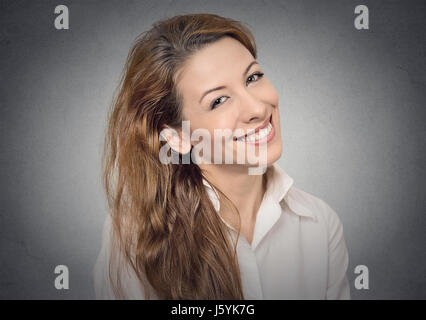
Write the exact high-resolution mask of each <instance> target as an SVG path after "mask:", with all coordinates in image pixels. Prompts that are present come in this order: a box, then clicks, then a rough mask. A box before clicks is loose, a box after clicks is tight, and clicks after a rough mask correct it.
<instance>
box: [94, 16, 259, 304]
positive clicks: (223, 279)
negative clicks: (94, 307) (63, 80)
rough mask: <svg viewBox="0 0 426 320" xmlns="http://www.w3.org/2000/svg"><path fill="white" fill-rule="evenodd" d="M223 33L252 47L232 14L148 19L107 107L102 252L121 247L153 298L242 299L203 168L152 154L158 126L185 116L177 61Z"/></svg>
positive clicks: (116, 283)
mask: <svg viewBox="0 0 426 320" xmlns="http://www.w3.org/2000/svg"><path fill="white" fill-rule="evenodd" d="M224 36H230V37H232V38H234V39H236V40H238V41H239V42H240V43H242V44H243V45H244V46H245V47H246V48H247V49H248V50H249V51H250V53H251V54H252V55H253V57H254V58H256V57H257V51H256V44H255V41H254V37H253V35H252V33H251V32H250V30H249V29H248V27H246V26H245V25H244V24H243V23H241V22H238V21H235V20H232V19H228V18H224V17H220V16H218V15H214V14H188V15H180V16H175V17H172V18H168V19H165V20H162V21H159V22H156V23H155V24H154V25H153V26H152V28H151V29H150V30H148V31H146V32H144V33H142V34H141V35H140V36H139V37H138V38H137V39H136V40H135V42H134V44H133V46H132V48H131V49H130V52H129V54H128V57H127V60H126V64H125V68H124V70H123V73H122V75H121V80H120V84H119V86H118V88H117V89H118V91H117V92H115V94H114V98H113V101H112V105H111V109H110V110H109V114H108V117H109V119H108V127H107V132H106V135H105V145H104V154H103V160H102V170H103V183H104V186H105V189H106V194H107V200H108V206H109V210H110V214H111V218H112V228H111V235H112V236H111V257H114V256H115V257H117V256H118V257H120V256H122V257H124V261H121V262H122V263H123V264H125V263H126V262H127V265H130V266H131V267H132V268H133V270H134V272H135V273H136V275H137V277H138V278H139V280H140V285H141V288H143V290H144V293H145V298H146V299H149V298H150V289H149V288H152V289H154V290H155V294H156V295H157V296H158V298H160V299H244V295H243V290H242V283H241V276H240V271H239V266H238V260H237V256H236V244H235V245H234V247H233V248H232V245H231V244H232V243H231V241H230V237H229V230H228V229H227V227H226V225H225V224H224V223H223V222H222V220H221V219H220V217H219V215H218V213H217V211H216V210H215V208H214V206H213V204H212V202H211V200H210V198H209V196H208V194H207V191H206V189H205V186H204V185H203V180H202V179H203V178H205V177H204V175H203V172H202V170H201V169H200V167H199V166H198V165H196V164H194V163H192V162H191V163H190V164H173V163H170V164H163V163H161V162H160V159H159V150H160V148H161V147H162V146H163V145H164V143H166V142H164V141H161V140H160V139H159V133H160V131H161V129H162V128H163V126H164V125H166V124H167V125H169V126H170V127H174V128H177V127H178V126H180V124H181V123H182V120H184V119H182V97H181V96H180V94H179V92H177V90H176V74H177V73H178V71H179V70H180V69H179V68H181V67H182V66H183V64H184V63H185V61H187V59H188V58H190V57H191V55H192V54H194V53H195V52H196V51H197V50H199V49H201V48H203V46H205V45H207V44H209V43H212V42H214V41H217V40H219V39H220V38H222V37H224ZM206 180H207V179H206ZM212 185H213V184H212ZM216 190H217V191H218V193H219V195H220V197H221V199H227V201H228V202H229V199H228V198H227V197H226V196H225V195H224V194H223V193H222V192H221V191H220V190H219V189H218V188H217V187H216ZM233 207H234V208H235V206H233ZM235 209H236V208H235ZM237 211H238V210H237ZM117 253H118V254H117ZM112 260H113V259H111V260H110V266H109V270H110V273H109V275H110V281H111V284H112V287H113V290H114V294H115V296H116V297H117V298H126V295H125V294H124V293H123V290H122V286H121V281H120V272H121V271H120V270H121V267H120V265H121V263H120V262H119V263H118V264H117V265H118V268H116V269H114V270H116V274H115V275H114V274H113V273H114V272H113V268H112ZM145 280H148V282H149V284H147V283H146V282H145Z"/></svg>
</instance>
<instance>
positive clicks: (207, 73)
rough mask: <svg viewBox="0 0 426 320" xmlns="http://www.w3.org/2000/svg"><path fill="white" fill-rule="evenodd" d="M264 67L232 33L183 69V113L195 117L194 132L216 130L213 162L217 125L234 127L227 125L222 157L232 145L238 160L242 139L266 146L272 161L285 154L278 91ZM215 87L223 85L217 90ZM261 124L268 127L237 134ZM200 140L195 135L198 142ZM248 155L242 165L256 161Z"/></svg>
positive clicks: (191, 121) (180, 83) (180, 78)
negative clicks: (283, 151)
mask: <svg viewBox="0 0 426 320" xmlns="http://www.w3.org/2000/svg"><path fill="white" fill-rule="evenodd" d="M262 73H263V72H262V69H261V67H260V65H259V64H257V63H256V62H255V59H254V58H253V56H252V55H251V53H250V51H248V50H247V49H246V47H244V46H243V45H242V44H241V43H240V42H239V41H237V40H235V39H233V38H231V37H224V38H222V39H220V40H218V41H216V42H214V43H212V44H209V45H207V46H206V47H204V48H203V49H201V50H199V51H198V52H196V53H195V54H194V55H193V56H191V58H190V59H189V60H188V61H187V62H186V63H185V65H184V66H183V68H182V69H181V70H180V72H179V76H178V81H177V88H178V91H179V92H180V94H181V95H182V98H183V118H184V120H189V125H190V133H191V135H192V133H193V132H194V131H195V130H197V129H204V130H207V131H208V132H209V133H210V137H211V138H212V149H211V158H210V159H211V163H216V162H215V160H214V158H213V155H214V152H217V149H214V146H215V145H216V144H217V143H218V141H215V140H214V137H215V132H214V131H215V130H224V129H228V130H225V131H221V132H223V133H225V134H223V135H224V138H222V143H221V144H222V148H221V152H222V154H221V156H222V161H225V151H226V152H228V151H229V150H231V152H232V153H233V159H234V161H233V163H234V164H236V163H237V152H240V151H241V145H240V147H239V146H238V144H245V146H244V149H245V150H250V149H248V148H247V144H251V146H250V147H251V148H254V149H255V150H256V151H259V150H260V148H264V149H263V150H265V149H266V150H267V152H266V154H267V159H266V160H267V165H268V166H269V165H270V164H272V163H273V162H275V161H276V160H278V158H279V157H280V156H281V152H282V142H281V129H280V117H279V111H278V94H277V92H276V91H275V89H274V87H273V85H272V84H271V83H270V82H269V80H268V79H267V78H266V76H262V75H261V74H262ZM218 87H219V88H218ZM215 88H218V89H217V90H211V89H215ZM258 127H262V128H264V129H263V130H261V131H260V135H258V136H256V135H253V136H247V137H246V139H245V140H244V139H243V140H241V139H239V140H237V139H236V137H241V136H243V135H245V134H247V133H249V134H250V133H252V132H253V131H254V130H255V129H256V128H258ZM271 127H272V129H271ZM200 140H201V139H200ZM197 143H198V142H197V141H195V142H194V141H191V144H192V145H196V144H197ZM219 143H220V142H219ZM238 148H240V149H238ZM251 150H252V149H251ZM256 155H258V153H256ZM245 156H247V153H246V154H245ZM216 159H217V158H216ZM245 160H246V161H245V163H244V164H242V165H246V166H247V165H248V166H250V164H249V162H248V159H247V157H245ZM239 164H241V163H240V162H239Z"/></svg>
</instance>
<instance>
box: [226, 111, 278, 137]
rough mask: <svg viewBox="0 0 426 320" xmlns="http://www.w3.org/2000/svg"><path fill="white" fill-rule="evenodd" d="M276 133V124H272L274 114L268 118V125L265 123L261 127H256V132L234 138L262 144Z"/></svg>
mask: <svg viewBox="0 0 426 320" xmlns="http://www.w3.org/2000/svg"><path fill="white" fill-rule="evenodd" d="M274 135H275V130H274V126H273V125H272V115H271V117H270V118H269V119H268V122H267V124H266V125H263V126H262V127H261V128H260V129H256V130H255V131H254V132H252V133H249V134H246V135H244V136H241V137H239V138H235V139H234V140H236V141H240V142H246V143H254V144H261V143H265V142H266V143H267V142H269V141H270V140H271V139H272V138H273V137H274Z"/></svg>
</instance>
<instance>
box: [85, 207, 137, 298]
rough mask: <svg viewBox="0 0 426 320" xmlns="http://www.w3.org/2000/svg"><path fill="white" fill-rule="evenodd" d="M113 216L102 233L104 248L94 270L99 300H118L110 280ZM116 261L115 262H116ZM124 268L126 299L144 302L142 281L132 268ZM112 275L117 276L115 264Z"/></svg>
mask: <svg viewBox="0 0 426 320" xmlns="http://www.w3.org/2000/svg"><path fill="white" fill-rule="evenodd" d="M111 223H112V221H111V216H110V215H109V214H107V216H106V219H105V222H104V226H103V231H102V246H101V249H100V252H99V254H98V257H97V259H96V263H95V265H94V268H93V280H94V289H95V298H96V299H97V300H116V299H118V298H117V297H116V296H115V294H114V291H113V289H112V285H111V282H110V279H109V263H110V254H111V253H110V238H111V237H110V235H111ZM114 261H115V260H114ZM126 266H127V267H126V268H122V269H121V270H122V274H121V275H120V277H121V283H122V289H123V293H124V294H125V297H126V299H129V300H143V299H145V295H144V293H143V290H142V289H141V287H140V281H139V278H138V277H137V275H136V274H135V272H134V271H133V270H132V268H131V267H130V266H128V265H126ZM112 268H113V270H112V274H113V275H115V273H116V269H115V264H114V263H113V264H112Z"/></svg>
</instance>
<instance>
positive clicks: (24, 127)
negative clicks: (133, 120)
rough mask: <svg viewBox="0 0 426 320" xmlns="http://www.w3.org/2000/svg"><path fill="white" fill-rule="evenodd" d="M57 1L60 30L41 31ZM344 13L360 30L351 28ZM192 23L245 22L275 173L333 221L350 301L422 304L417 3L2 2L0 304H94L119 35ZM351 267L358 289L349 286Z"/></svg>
mask: <svg viewBox="0 0 426 320" xmlns="http://www.w3.org/2000/svg"><path fill="white" fill-rule="evenodd" d="M59 4H65V5H67V6H68V8H69V10H70V29H69V30H56V29H55V28H54V25H53V22H54V18H55V15H54V8H55V6H56V5H59ZM358 4H365V5H367V6H368V7H369V9H370V29H369V30H361V31H359V30H356V29H355V28H354V25H353V21H354V17H355V14H354V8H355V6H356V5H358ZM191 12H209V13H216V14H220V15H224V16H227V17H231V18H234V19H237V20H241V21H244V22H246V23H248V24H249V25H250V26H251V30H252V31H253V33H254V35H255V37H256V40H257V44H258V48H259V61H260V62H261V64H262V67H263V69H264V71H265V74H266V75H267V76H268V78H269V79H270V80H271V81H272V83H273V84H274V85H275V87H276V89H277V91H278V93H279V96H280V108H281V123H282V130H283V132H282V134H283V139H284V142H283V143H284V152H283V156H282V158H281V159H280V160H279V164H280V165H281V166H282V167H283V168H284V169H285V170H286V171H287V172H288V173H289V174H290V175H291V176H293V178H294V179H295V185H296V186H297V187H299V188H302V189H304V190H305V191H308V192H310V193H312V194H314V195H316V196H318V197H320V198H322V199H324V200H325V201H326V202H327V203H329V204H330V206H332V207H333V208H334V209H335V210H336V212H337V213H338V214H339V216H340V218H341V220H342V222H343V225H344V232H345V239H346V242H347V245H348V249H349V253H350V265H349V270H348V277H349V279H350V282H351V293H352V297H353V298H354V299H387V298H389V299H408V298H414V299H420V298H421V299H425V298H426V236H425V230H426V218H425V213H426V212H425V211H426V210H425V209H426V203H425V200H424V196H425V191H424V190H425V188H426V175H425V163H426V161H425V160H426V159H425V150H424V145H425V138H426V131H425V125H424V123H425V120H426V112H425V101H426V99H425V93H426V90H425V89H426V88H425V78H426V71H425V70H426V68H425V67H426V59H425V54H426V45H425V44H426V41H425V40H426V37H425V35H426V33H425V31H424V30H425V27H426V23H425V13H426V6H425V2H424V1H404V2H403V1H352V0H348V1H306V0H304V1H95V0H92V1H64V0H61V1H59V0H58V1H48V0H40V1H0V24H1V28H0V32H1V34H0V47H1V50H0V58H1V59H0V75H1V84H0V106H1V108H0V112H1V118H0V123H1V125H0V130H1V135H0V139H1V152H0V157H1V158H0V161H1V169H0V170H1V171H0V186H1V193H0V197H1V198H0V199H1V212H0V213H1V215H0V239H1V242H0V247H1V250H0V298H3V299H5V298H8V299H31V298H37V299H77V298H78V299H80V298H81V299H90V298H93V297H94V291H93V286H92V268H93V264H94V262H95V259H96V256H97V254H98V251H99V249H100V244H101V229H102V223H103V220H104V215H105V213H106V203H105V198H104V194H103V190H102V187H101V183H100V176H99V175H100V154H101V147H102V139H103V130H104V127H105V123H106V112H107V108H108V106H109V103H110V100H111V97H112V93H113V90H114V89H115V86H116V84H117V83H118V79H119V74H120V72H121V69H122V67H123V64H124V61H125V57H126V55H127V52H128V50H129V48H130V45H131V42H132V41H133V39H134V38H135V37H136V36H137V35H138V34H140V33H141V32H142V31H144V30H146V29H148V28H150V26H151V24H152V23H153V22H154V21H156V20H158V19H161V18H165V17H168V16H173V15H175V14H183V13H191ZM59 264H65V265H67V266H68V267H69V270H70V289H69V290H68V291H66V290H62V291H58V290H56V289H55V288H54V286H53V281H54V278H55V274H54V272H53V271H54V268H55V266H56V265H59ZM360 264H363V265H366V266H368V268H369V271H370V289H369V290H356V289H355V288H354V284H353V283H354V279H355V277H356V275H355V274H354V269H355V266H357V265H360Z"/></svg>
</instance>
